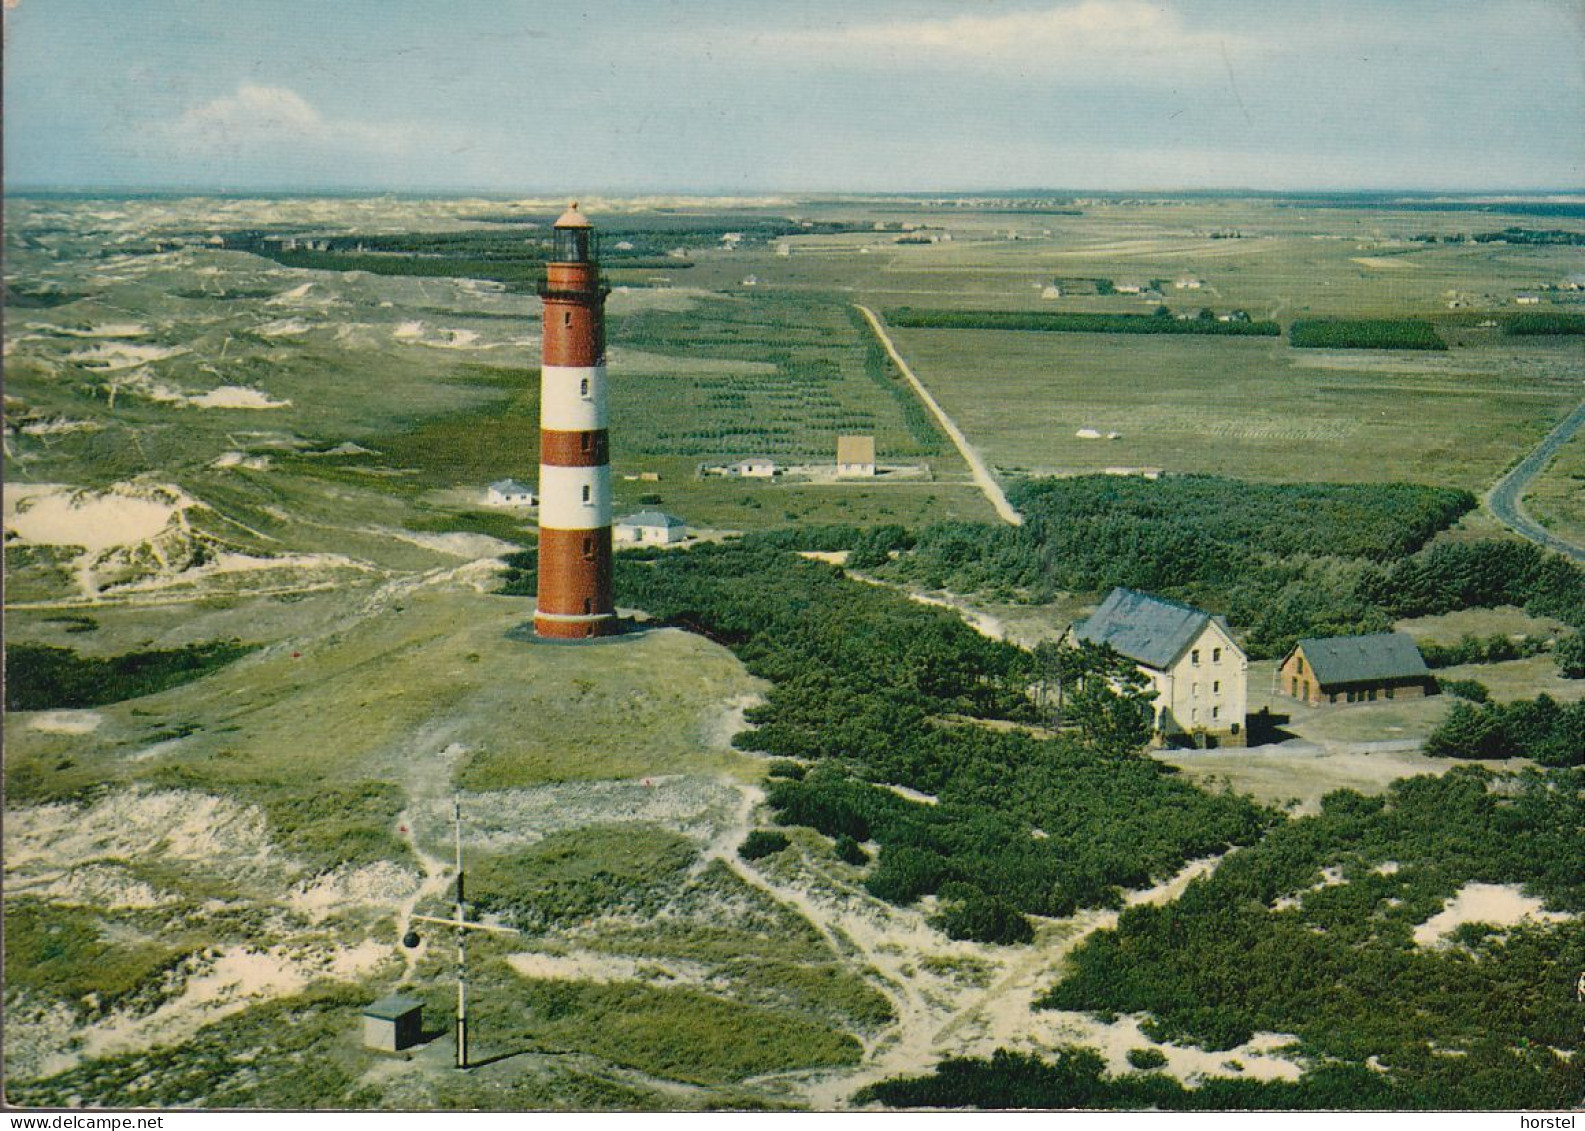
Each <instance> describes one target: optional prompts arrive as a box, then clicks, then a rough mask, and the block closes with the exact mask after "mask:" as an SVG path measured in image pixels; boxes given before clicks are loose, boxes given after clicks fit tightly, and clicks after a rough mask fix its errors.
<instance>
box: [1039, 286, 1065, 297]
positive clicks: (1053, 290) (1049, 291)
mask: <svg viewBox="0 0 1585 1131" xmlns="http://www.w3.org/2000/svg"><path fill="white" fill-rule="evenodd" d="M1040 297H1041V298H1061V297H1062V288H1061V287H1059V286H1057V285H1056V284H1055V283H1052V284H1050V285H1049V286H1046V287H1043V288H1041V291H1040Z"/></svg>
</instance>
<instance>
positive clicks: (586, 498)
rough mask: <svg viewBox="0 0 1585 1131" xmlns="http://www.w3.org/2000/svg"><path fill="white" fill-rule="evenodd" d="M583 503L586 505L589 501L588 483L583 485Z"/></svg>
mask: <svg viewBox="0 0 1585 1131" xmlns="http://www.w3.org/2000/svg"><path fill="white" fill-rule="evenodd" d="M583 501H584V502H586V503H587V502H588V501H589V485H588V484H587V483H585V484H584V485H583Z"/></svg>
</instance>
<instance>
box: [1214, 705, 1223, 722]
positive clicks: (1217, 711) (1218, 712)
mask: <svg viewBox="0 0 1585 1131" xmlns="http://www.w3.org/2000/svg"><path fill="white" fill-rule="evenodd" d="M1221 717H1222V708H1220V707H1212V708H1211V718H1213V719H1219V718H1221Z"/></svg>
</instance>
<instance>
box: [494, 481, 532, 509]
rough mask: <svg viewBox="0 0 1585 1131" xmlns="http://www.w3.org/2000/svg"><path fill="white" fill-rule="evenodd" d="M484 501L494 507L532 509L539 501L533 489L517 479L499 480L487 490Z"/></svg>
mask: <svg viewBox="0 0 1585 1131" xmlns="http://www.w3.org/2000/svg"><path fill="white" fill-rule="evenodd" d="M484 501H485V502H486V503H488V504H489V505H490V506H492V507H531V506H533V505H534V504H535V503H537V502H538V501H539V500H538V499H536V498H534V489H533V488H532V487H529V486H526V485H525V484H522V483H519V482H518V481H517V480H515V479H499V480H497V481H496V482H494V483H492V484H490V486H489V488H488V489H486V491H485V492H484Z"/></svg>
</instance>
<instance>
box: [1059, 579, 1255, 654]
mask: <svg viewBox="0 0 1585 1131" xmlns="http://www.w3.org/2000/svg"><path fill="white" fill-rule="evenodd" d="M1213 619H1214V620H1216V621H1217V623H1219V624H1221V623H1223V622H1222V621H1221V620H1220V618H1213V617H1212V616H1211V614H1210V613H1207V612H1203V611H1201V610H1200V609H1196V608H1193V607H1191V606H1189V605H1181V604H1179V603H1178V602H1177V601H1169V600H1167V599H1165V598H1163V597H1152V596H1150V595H1149V594H1147V593H1136V592H1134V590H1132V589H1124V588H1122V587H1118V588H1116V589H1113V590H1112V591H1111V592H1110V593H1109V594H1107V597H1106V600H1105V601H1103V602H1102V603H1101V607H1100V608H1098V609H1096V610H1095V613H1094V615H1092V616H1091V617H1090V619H1089V620H1087V621H1083V622H1082V623H1080V624H1076V625H1074V626H1073V634H1074V636H1076V637H1077V638H1078V639H1080V640H1086V641H1088V642H1090V643H1091V644H1109V645H1111V647H1112V650H1113V651H1115V652H1117V653H1118V654H1119V655H1122V656H1127V657H1128V658H1129V659H1130V660H1133V661H1134V662H1135V663H1136V664H1144V665H1145V666H1147V667H1152V668H1157V669H1159V670H1163V671H1164V670H1166V669H1167V668H1169V667H1171V666H1172V661H1174V660H1176V659H1177V658H1178V657H1179V656H1181V655H1183V650H1184V649H1185V648H1187V647H1188V646H1189V645H1190V644H1191V643H1192V642H1193V641H1194V639H1195V638H1196V637H1198V636H1199V635H1200V633H1201V632H1203V631H1204V630H1205V626H1206V625H1207V624H1208V623H1210V622H1211V621H1212V620H1213ZM1223 627H1226V626H1225V624H1224V625H1223Z"/></svg>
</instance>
